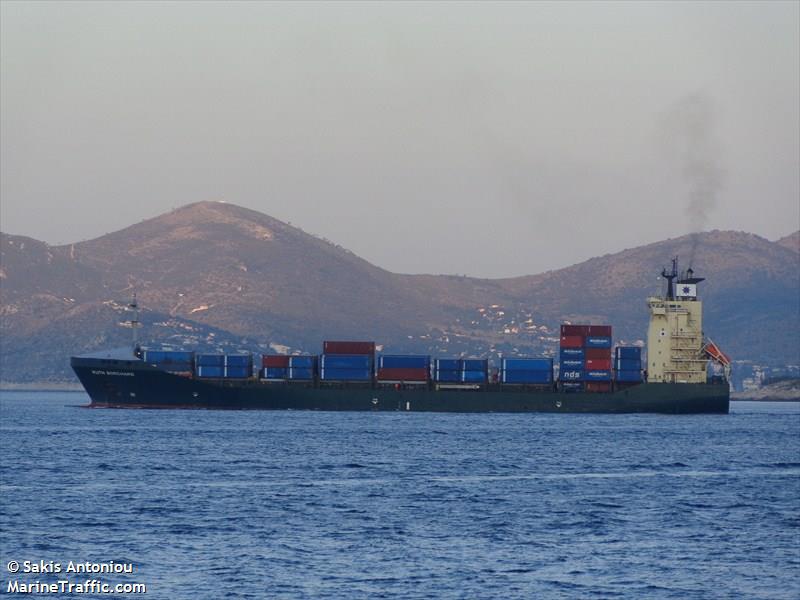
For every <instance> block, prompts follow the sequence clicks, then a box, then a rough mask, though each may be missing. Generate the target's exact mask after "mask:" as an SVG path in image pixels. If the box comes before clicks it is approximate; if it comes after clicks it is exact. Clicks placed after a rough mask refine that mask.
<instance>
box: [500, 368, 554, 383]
mask: <svg viewBox="0 0 800 600" xmlns="http://www.w3.org/2000/svg"><path fill="white" fill-rule="evenodd" d="M501 381H502V382H503V383H533V384H536V383H552V382H553V371H552V370H547V371H545V370H538V371H503V372H502V379H501Z"/></svg>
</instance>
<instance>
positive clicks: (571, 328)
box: [561, 323, 590, 337]
mask: <svg viewBox="0 0 800 600" xmlns="http://www.w3.org/2000/svg"><path fill="white" fill-rule="evenodd" d="M589 327H590V326H589V325H567V324H566V323H565V324H563V325H561V335H562V336H565V335H566V336H573V335H579V336H581V337H585V336H587V335H589Z"/></svg>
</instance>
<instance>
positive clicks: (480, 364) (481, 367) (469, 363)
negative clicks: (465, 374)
mask: <svg viewBox="0 0 800 600" xmlns="http://www.w3.org/2000/svg"><path fill="white" fill-rule="evenodd" d="M461 368H462V369H463V370H464V371H481V372H483V373H486V372H487V371H488V370H489V361H488V360H486V359H485V358H465V359H463V360H462V361H461Z"/></svg>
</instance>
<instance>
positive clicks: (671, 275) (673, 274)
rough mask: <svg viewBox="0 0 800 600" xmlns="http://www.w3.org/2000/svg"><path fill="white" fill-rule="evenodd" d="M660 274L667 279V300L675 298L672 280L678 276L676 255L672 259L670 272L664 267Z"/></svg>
mask: <svg viewBox="0 0 800 600" xmlns="http://www.w3.org/2000/svg"><path fill="white" fill-rule="evenodd" d="M661 276H662V277H663V278H664V279H666V280H667V300H675V288H674V287H673V285H672V280H673V279H675V278H676V277H677V276H678V257H677V256H676V257H675V258H673V259H672V272H671V273H667V270H666V269H661Z"/></svg>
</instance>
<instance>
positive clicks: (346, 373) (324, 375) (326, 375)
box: [320, 366, 372, 381]
mask: <svg viewBox="0 0 800 600" xmlns="http://www.w3.org/2000/svg"><path fill="white" fill-rule="evenodd" d="M320 379H322V380H323V381H370V380H371V379H372V369H347V368H341V367H326V366H323V367H322V368H321V369H320Z"/></svg>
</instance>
